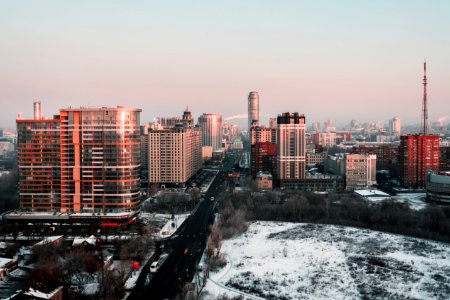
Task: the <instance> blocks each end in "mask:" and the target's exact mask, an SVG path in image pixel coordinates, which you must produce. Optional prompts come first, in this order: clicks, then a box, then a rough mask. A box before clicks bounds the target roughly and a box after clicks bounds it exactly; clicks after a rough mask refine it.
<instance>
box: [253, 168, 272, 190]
mask: <svg viewBox="0 0 450 300" xmlns="http://www.w3.org/2000/svg"><path fill="white" fill-rule="evenodd" d="M256 184H257V185H258V190H271V189H272V187H273V178H272V174H270V173H265V172H258V174H257V175H256Z"/></svg>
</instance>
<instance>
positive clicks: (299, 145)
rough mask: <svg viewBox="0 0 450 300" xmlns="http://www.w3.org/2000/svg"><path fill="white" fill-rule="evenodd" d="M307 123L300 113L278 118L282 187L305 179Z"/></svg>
mask: <svg viewBox="0 0 450 300" xmlns="http://www.w3.org/2000/svg"><path fill="white" fill-rule="evenodd" d="M305 172H306V122H305V116H304V115H299V114H298V113H288V112H286V113H283V114H282V115H279V116H278V118H277V179H278V180H280V185H281V186H283V184H284V183H285V182H287V181H289V180H297V179H302V178H305Z"/></svg>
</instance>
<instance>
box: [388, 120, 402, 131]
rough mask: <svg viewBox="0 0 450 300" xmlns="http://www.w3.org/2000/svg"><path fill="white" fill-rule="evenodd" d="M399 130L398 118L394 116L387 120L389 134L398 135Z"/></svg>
mask: <svg viewBox="0 0 450 300" xmlns="http://www.w3.org/2000/svg"><path fill="white" fill-rule="evenodd" d="M400 132H401V122H400V118H398V117H394V118H392V119H391V120H389V133H390V134H391V135H400Z"/></svg>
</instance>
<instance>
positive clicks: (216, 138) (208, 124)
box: [198, 114, 222, 151]
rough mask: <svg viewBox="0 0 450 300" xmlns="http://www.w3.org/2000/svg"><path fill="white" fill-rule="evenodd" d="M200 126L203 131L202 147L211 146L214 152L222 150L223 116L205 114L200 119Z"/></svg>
mask: <svg viewBox="0 0 450 300" xmlns="http://www.w3.org/2000/svg"><path fill="white" fill-rule="evenodd" d="M198 125H199V126H200V129H201V131H202V145H203V146H211V147H212V148H213V151H215V150H218V149H221V148H222V116H221V115H219V114H203V115H201V116H200V117H198Z"/></svg>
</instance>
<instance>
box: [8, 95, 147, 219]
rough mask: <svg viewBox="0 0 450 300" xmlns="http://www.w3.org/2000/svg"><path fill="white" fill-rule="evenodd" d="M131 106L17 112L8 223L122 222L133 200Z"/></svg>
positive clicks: (136, 197)
mask: <svg viewBox="0 0 450 300" xmlns="http://www.w3.org/2000/svg"><path fill="white" fill-rule="evenodd" d="M140 111H141V110H139V109H132V108H124V107H120V106H118V107H116V108H106V107H103V108H67V109H61V110H60V114H59V115H55V116H54V117H53V118H52V119H46V118H43V117H42V115H41V105H40V102H35V103H34V118H33V119H23V118H21V117H19V118H18V119H17V134H18V142H17V143H18V164H19V205H20V211H17V212H10V213H8V214H6V215H5V219H6V221H13V222H15V223H20V222H30V221H35V220H36V221H37V220H45V222H58V221H61V222H69V223H71V222H76V223H83V222H88V223H92V222H94V223H100V224H103V225H105V224H110V225H111V224H112V226H114V224H117V226H119V224H128V222H130V220H134V218H135V216H136V214H137V212H136V208H137V207H138V204H139V203H140V200H141V199H140V191H139V172H140V161H139V160H140V155H139V151H140V136H139V122H140V121H139V116H140Z"/></svg>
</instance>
